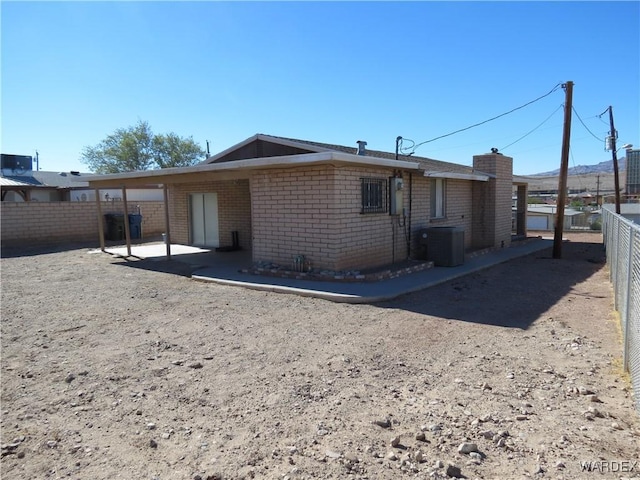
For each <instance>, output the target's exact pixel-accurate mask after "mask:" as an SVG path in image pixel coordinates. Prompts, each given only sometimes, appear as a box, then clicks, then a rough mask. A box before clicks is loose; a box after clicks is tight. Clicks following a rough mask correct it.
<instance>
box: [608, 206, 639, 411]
mask: <svg viewBox="0 0 640 480" xmlns="http://www.w3.org/2000/svg"><path fill="white" fill-rule="evenodd" d="M602 219H603V225H602V230H603V235H604V243H605V247H606V249H607V264H608V265H609V270H610V276H611V277H610V279H611V283H612V284H613V291H614V292H613V294H614V300H615V309H616V310H617V311H618V313H619V314H620V322H621V327H622V335H623V342H624V346H623V354H622V355H623V357H622V358H623V362H624V369H625V371H627V372H629V374H630V375H631V382H632V384H633V391H634V398H635V402H636V409H637V410H638V411H640V225H638V224H637V223H634V222H632V221H631V220H628V219H626V218H624V217H623V216H621V215H617V214H616V213H615V209H614V207H613V205H606V206H605V207H604V208H603V209H602Z"/></svg>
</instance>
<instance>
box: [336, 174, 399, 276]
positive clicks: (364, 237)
mask: <svg viewBox="0 0 640 480" xmlns="http://www.w3.org/2000/svg"><path fill="white" fill-rule="evenodd" d="M391 176H392V171H390V170H388V169H362V168H357V167H343V168H340V169H336V172H335V189H336V207H335V212H336V224H335V227H336V232H337V234H336V254H337V255H336V265H335V270H349V269H366V268H371V267H377V266H382V265H388V264H391V263H394V262H399V261H402V260H405V259H406V257H407V244H406V237H405V233H404V232H405V228H408V226H407V225H406V224H405V223H404V221H403V218H402V215H389V212H385V213H367V214H362V213H360V211H361V207H362V198H361V178H367V177H370V178H381V179H384V180H385V182H388V179H389V177H391ZM404 180H405V184H404V185H405V186H404V189H403V190H402V193H403V203H404V206H405V208H407V209H408V199H409V193H408V192H409V190H408V178H404Z"/></svg>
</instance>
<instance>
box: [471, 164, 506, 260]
mask: <svg viewBox="0 0 640 480" xmlns="http://www.w3.org/2000/svg"><path fill="white" fill-rule="evenodd" d="M473 166H474V168H475V169H476V170H478V171H480V172H483V173H487V174H492V175H495V178H491V179H490V180H489V181H488V182H475V184H474V191H473V197H472V198H473V217H474V220H473V246H474V247H476V248H484V247H508V246H509V245H511V223H512V222H511V220H512V213H511V203H512V202H511V197H512V194H513V159H512V158H511V157H507V156H503V155H476V156H474V157H473Z"/></svg>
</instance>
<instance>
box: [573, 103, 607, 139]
mask: <svg viewBox="0 0 640 480" xmlns="http://www.w3.org/2000/svg"><path fill="white" fill-rule="evenodd" d="M571 109H572V110H573V113H575V114H576V117H578V120H580V123H581V124H582V126H583V127H584V128H585V129H586V130H587V132H589V133H590V134H591V136H592V137H593V138H595V139H596V140H598V141H599V142H602V138H600V137H598V136H597V135H596V134H594V133H593V132H592V131H591V130H589V128H588V127H587V126H586V125H585V124H584V122H583V121H582V119H581V118H580V115H578V112H577V111H576V109H575V108H574V107H571Z"/></svg>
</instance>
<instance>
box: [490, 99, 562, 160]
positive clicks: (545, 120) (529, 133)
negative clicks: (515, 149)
mask: <svg viewBox="0 0 640 480" xmlns="http://www.w3.org/2000/svg"><path fill="white" fill-rule="evenodd" d="M562 107H564V105H563V104H560V106H559V107H558V108H556V109H555V110H554V111H553V113H552V114H551V115H549V116H548V117H547V118H546V119H544V120H543V121H542V123H541V124H540V125H538V126H537V127H536V128H534V129H533V130H531V131H530V132H528V133H525V134H524V135H523V136H521V137H520V138H519V139H517V140H516V141H515V142H511V143H510V144H509V145H507V146H506V147H502V148H501V149H500V151H503V150H505V149H507V148H509V147H510V146H511V145H514V144H516V143H518V142H519V141H520V140H522V139H523V138H525V137H528V136H529V135H531V134H532V133H533V132H535V131H536V130H537V129H539V128H540V127H541V126H542V125H544V124H545V123H547V121H549V119H550V118H551V117H553V116H554V115H555V113H556V112H557V111H558V110H560V109H561V108H562Z"/></svg>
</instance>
